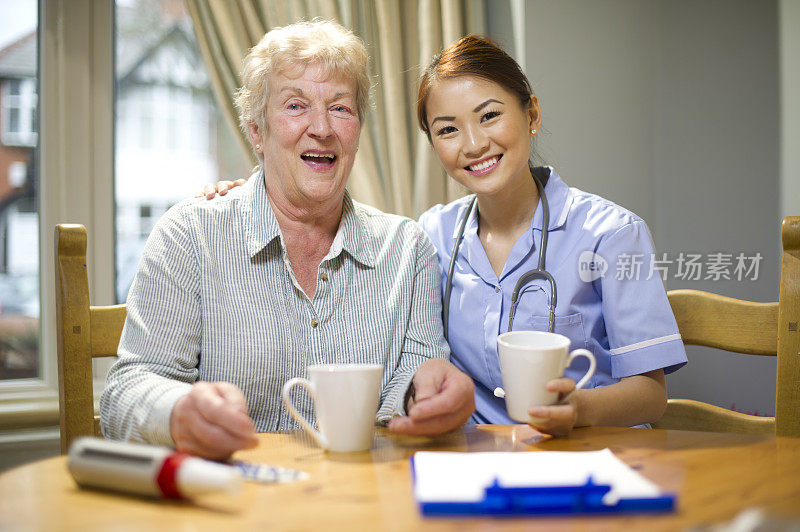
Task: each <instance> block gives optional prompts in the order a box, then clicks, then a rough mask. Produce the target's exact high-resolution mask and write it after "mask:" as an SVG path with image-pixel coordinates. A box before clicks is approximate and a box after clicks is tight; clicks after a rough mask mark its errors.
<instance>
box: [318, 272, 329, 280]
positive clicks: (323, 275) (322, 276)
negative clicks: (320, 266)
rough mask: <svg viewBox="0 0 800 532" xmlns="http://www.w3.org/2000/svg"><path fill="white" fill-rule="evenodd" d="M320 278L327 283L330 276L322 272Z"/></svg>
mask: <svg viewBox="0 0 800 532" xmlns="http://www.w3.org/2000/svg"><path fill="white" fill-rule="evenodd" d="M319 278H320V279H322V280H323V281H327V280H328V274H327V273H325V272H322V275H320V276H319Z"/></svg>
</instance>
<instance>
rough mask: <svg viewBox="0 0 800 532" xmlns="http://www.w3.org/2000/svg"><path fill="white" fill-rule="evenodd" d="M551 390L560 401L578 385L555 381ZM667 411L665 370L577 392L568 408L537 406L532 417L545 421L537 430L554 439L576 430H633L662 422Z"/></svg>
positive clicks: (566, 380) (563, 405) (537, 424)
mask: <svg viewBox="0 0 800 532" xmlns="http://www.w3.org/2000/svg"><path fill="white" fill-rule="evenodd" d="M547 389H548V391H551V392H558V393H559V399H561V398H563V397H565V396H566V395H567V394H568V393H570V392H572V391H573V390H575V381H573V380H572V379H569V378H561V379H554V380H552V381H550V382H548V383H547ZM666 408H667V385H666V382H665V379H664V370H663V369H657V370H653V371H648V372H647V373H642V374H641V375H632V376H630V377H623V378H622V379H620V381H619V382H617V383H615V384H611V385H609V386H602V387H600V388H592V389H588V390H576V391H575V393H573V394H572V395H571V396H569V398H568V399H567V400H566V401H565V402H564V404H557V405H553V406H534V407H531V408H530V409H529V411H528V413H529V414H530V415H531V416H533V417H538V418H542V419H545V421H544V422H541V423H532V424H531V425H532V426H533V427H534V428H536V429H537V430H539V431H541V432H544V433H546V434H552V435H553V436H566V435H568V434H569V433H570V431H571V430H572V429H573V428H575V427H588V426H618V427H630V426H633V425H641V424H643V423H650V422H653V421H656V420H657V419H659V418H660V417H661V416H662V415H663V414H664V411H665V410H666Z"/></svg>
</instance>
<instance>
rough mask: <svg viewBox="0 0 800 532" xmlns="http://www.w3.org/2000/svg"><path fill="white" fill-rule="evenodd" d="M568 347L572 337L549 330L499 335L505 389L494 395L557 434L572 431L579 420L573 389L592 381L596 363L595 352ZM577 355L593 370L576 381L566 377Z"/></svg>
mask: <svg viewBox="0 0 800 532" xmlns="http://www.w3.org/2000/svg"><path fill="white" fill-rule="evenodd" d="M569 346H570V341H569V338H567V337H566V336H562V335H560V334H554V333H550V332H542V331H513V332H507V333H504V334H501V335H500V336H498V338H497V352H498V354H499V356H500V370H501V373H502V376H503V387H504V388H497V389H496V390H495V391H494V393H495V395H496V396H497V397H504V398H505V400H506V409H507V410H508V415H509V416H510V417H511V418H512V419H514V420H516V421H519V422H521V423H528V424H529V425H531V426H533V427H535V428H537V429H540V430H542V431H543V432H546V433H548V434H552V435H554V436H563V435H567V434H569V432H570V430H572V427H573V426H574V425H575V423H576V422H577V420H578V413H577V409H576V408H575V405H574V404H573V403H571V400H572V397H573V396H574V392H575V390H578V389H580V388H583V386H584V385H585V384H586V383H587V382H589V379H591V378H592V375H594V370H595V368H596V367H597V363H596V361H595V358H594V355H592V353H591V351H588V350H587V349H575V350H574V351H572V352H570V351H569ZM578 357H585V358H587V359H588V360H589V369H588V370H587V371H586V374H585V375H584V376H583V377H582V378H581V379H580V380H579V381H578V383H577V384H575V381H573V380H572V379H570V378H564V377H562V375H563V374H564V370H565V369H566V368H567V367H568V366H569V365H570V364H571V363H572V361H573V360H575V359H576V358H578Z"/></svg>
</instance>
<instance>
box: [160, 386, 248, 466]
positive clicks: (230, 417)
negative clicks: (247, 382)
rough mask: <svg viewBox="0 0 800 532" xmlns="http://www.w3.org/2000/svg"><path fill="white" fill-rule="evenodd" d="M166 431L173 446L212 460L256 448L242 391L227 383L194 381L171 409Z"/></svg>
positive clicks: (222, 458)
mask: <svg viewBox="0 0 800 532" xmlns="http://www.w3.org/2000/svg"><path fill="white" fill-rule="evenodd" d="M169 429H170V434H171V435H172V439H173V440H174V441H175V447H176V448H177V449H178V450H179V451H182V452H187V453H191V454H194V455H197V456H201V457H203V458H209V459H212V460H224V459H226V458H229V457H230V456H231V454H233V453H234V452H236V451H238V450H240V449H251V448H253V447H255V446H256V445H258V440H257V439H256V435H255V425H254V423H253V420H252V419H250V416H249V415H248V413H247V401H246V399H245V397H244V395H243V394H242V391H241V390H240V389H239V388H237V387H236V386H235V385H233V384H230V383H227V382H196V383H194V384H193V385H192V390H191V391H190V392H189V393H188V394H186V395H184V396H183V397H181V398H180V399H178V401H177V402H176V403H175V406H174V407H173V409H172V414H171V416H170V420H169Z"/></svg>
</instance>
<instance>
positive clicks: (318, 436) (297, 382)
mask: <svg viewBox="0 0 800 532" xmlns="http://www.w3.org/2000/svg"><path fill="white" fill-rule="evenodd" d="M295 386H302V387H303V388H305V389H306V391H307V392H308V395H310V396H311V399H312V400H313V401H314V408H315V409H316V405H317V393H316V391H315V390H314V385H313V384H311V381H309V380H308V379H303V378H301V377H295V378H294V379H289V380H288V381H286V383H285V384H284V385H283V392H282V393H281V397H282V398H283V404H285V405H286V409H287V410H288V411H289V413H290V414H291V415H292V417H293V418H295V419H296V420H297V422H298V423H300V425H301V426H302V427H303V428H304V429H305V430H306V432H308V433H309V434H310V435H311V437H313V438H314V440H315V441H316V442H317V443H318V444H319V445H320V447H322V448H323V449H327V448H328V438H326V437H325V436H324V435H323V434H322V433H321V432H320V431H318V430H316V429H315V428H314V427H312V426H311V423H309V422H308V420H307V419H306V418H305V417H303V416H302V415H301V414H300V412H298V411H297V409H296V408H295V407H294V404H293V403H292V398H291V395H290V392H291V391H292V388H294V387H295Z"/></svg>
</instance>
